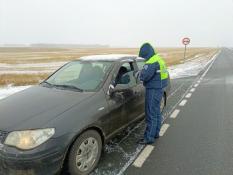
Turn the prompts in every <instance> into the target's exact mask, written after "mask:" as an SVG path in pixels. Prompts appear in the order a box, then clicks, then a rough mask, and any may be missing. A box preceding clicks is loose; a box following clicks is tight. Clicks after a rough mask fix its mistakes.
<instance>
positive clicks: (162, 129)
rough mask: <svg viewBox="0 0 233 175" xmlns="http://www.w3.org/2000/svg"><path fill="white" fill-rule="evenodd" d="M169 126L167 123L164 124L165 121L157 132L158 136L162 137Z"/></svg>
mask: <svg viewBox="0 0 233 175" xmlns="http://www.w3.org/2000/svg"><path fill="white" fill-rule="evenodd" d="M169 126H170V125H169V124H166V123H165V124H163V126H162V127H161V129H160V132H159V136H160V137H162V136H163V135H164V134H165V132H166V131H167V129H168V128H169Z"/></svg>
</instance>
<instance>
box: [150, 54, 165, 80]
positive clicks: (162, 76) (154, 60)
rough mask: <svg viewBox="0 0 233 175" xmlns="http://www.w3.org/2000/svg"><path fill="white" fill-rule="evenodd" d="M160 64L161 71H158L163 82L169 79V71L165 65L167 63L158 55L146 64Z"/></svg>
mask: <svg viewBox="0 0 233 175" xmlns="http://www.w3.org/2000/svg"><path fill="white" fill-rule="evenodd" d="M156 62H158V63H159V67H160V70H159V71H158V72H159V73H160V77H161V80H165V79H167V78H168V70H167V67H166V64H165V61H164V60H163V59H162V58H161V57H160V56H159V55H158V54H156V55H154V56H153V57H151V58H150V59H149V60H147V61H146V64H154V63H156Z"/></svg>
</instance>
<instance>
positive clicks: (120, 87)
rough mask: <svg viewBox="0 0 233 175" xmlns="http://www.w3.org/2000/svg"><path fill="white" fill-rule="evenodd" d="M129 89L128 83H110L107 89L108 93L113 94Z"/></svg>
mask: <svg viewBox="0 0 233 175" xmlns="http://www.w3.org/2000/svg"><path fill="white" fill-rule="evenodd" d="M128 89H129V86H128V84H117V85H116V86H115V87H114V86H113V85H112V84H110V85H109V89H108V93H107V94H108V95H111V94H113V93H114V92H125V91H127V90H128Z"/></svg>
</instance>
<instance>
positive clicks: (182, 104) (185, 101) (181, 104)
mask: <svg viewBox="0 0 233 175" xmlns="http://www.w3.org/2000/svg"><path fill="white" fill-rule="evenodd" d="M186 103H187V100H182V101H181V102H180V104H179V106H184V105H185V104H186Z"/></svg>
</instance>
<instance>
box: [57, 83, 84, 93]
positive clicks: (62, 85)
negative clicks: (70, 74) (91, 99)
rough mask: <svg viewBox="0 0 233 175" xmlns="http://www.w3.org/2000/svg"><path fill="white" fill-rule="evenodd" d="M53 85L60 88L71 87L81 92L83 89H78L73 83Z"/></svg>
mask: <svg viewBox="0 0 233 175" xmlns="http://www.w3.org/2000/svg"><path fill="white" fill-rule="evenodd" d="M53 86H55V87H61V88H65V89H67V88H68V89H73V90H77V91H80V92H83V89H80V88H78V87H76V86H73V85H65V84H61V85H60V84H59V85H58V84H55V85H53Z"/></svg>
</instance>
